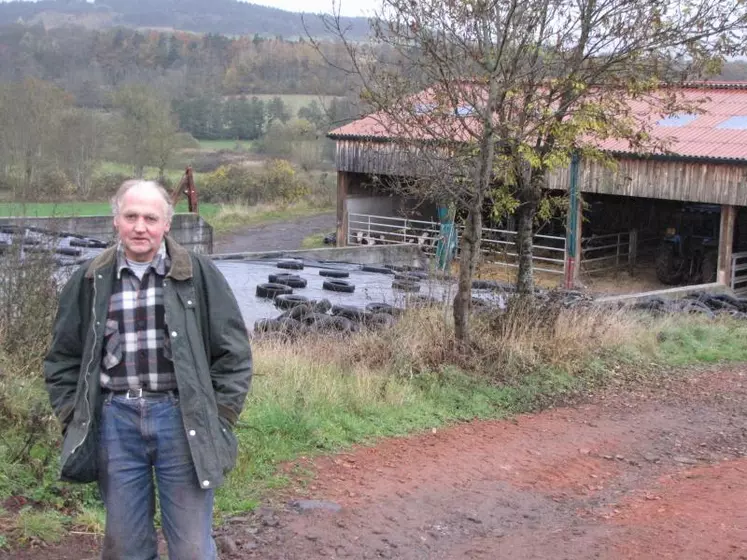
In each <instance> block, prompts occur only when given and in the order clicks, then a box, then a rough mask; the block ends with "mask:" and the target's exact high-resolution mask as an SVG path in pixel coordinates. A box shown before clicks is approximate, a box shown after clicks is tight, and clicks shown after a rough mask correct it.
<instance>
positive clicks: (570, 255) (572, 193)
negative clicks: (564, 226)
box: [563, 153, 579, 289]
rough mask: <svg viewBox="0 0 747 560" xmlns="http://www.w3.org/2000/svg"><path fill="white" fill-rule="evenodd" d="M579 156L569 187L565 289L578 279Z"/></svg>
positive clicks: (572, 158) (572, 161) (574, 155)
mask: <svg viewBox="0 0 747 560" xmlns="http://www.w3.org/2000/svg"><path fill="white" fill-rule="evenodd" d="M578 163H579V156H578V154H577V153H574V154H573V155H572V156H571V170H570V171H571V181H570V185H569V187H568V191H569V192H568V199H569V200H568V212H569V214H568V231H567V233H566V244H565V245H566V246H565V253H566V258H565V264H564V267H563V268H564V273H565V287H566V288H568V289H570V288H573V286H574V284H575V279H576V274H577V272H576V266H577V263H576V259H577V258H578V255H577V254H576V241H577V239H576V238H577V237H578V168H579V165H578Z"/></svg>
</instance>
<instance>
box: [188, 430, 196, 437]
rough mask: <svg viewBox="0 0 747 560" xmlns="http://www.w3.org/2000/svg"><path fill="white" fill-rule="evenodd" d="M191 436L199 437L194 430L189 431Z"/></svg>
mask: <svg viewBox="0 0 747 560" xmlns="http://www.w3.org/2000/svg"><path fill="white" fill-rule="evenodd" d="M189 435H190V436H195V435H197V432H195V431H194V430H189Z"/></svg>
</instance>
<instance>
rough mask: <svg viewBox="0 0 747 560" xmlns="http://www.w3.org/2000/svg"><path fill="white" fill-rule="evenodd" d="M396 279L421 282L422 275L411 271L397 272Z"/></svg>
mask: <svg viewBox="0 0 747 560" xmlns="http://www.w3.org/2000/svg"><path fill="white" fill-rule="evenodd" d="M394 279H395V280H404V281H405V282H420V280H421V278H420V276H417V275H415V274H413V273H411V272H397V273H395V274H394Z"/></svg>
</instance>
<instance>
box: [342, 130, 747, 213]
mask: <svg viewBox="0 0 747 560" xmlns="http://www.w3.org/2000/svg"><path fill="white" fill-rule="evenodd" d="M434 160H435V158H431V157H428V158H426V157H424V156H423V155H422V154H421V153H420V151H419V150H415V149H404V148H403V147H402V146H400V145H397V144H395V143H393V142H361V141H352V140H344V141H338V142H337V169H338V170H339V171H348V172H355V173H366V174H372V175H400V176H406V177H407V176H410V177H412V176H427V175H429V174H434V173H436V172H437V170H436V169H434V167H435V165H434ZM569 183H570V172H569V170H568V169H562V170H557V171H555V172H554V173H552V174H551V175H550V177H548V184H547V187H548V188H549V189H554V190H568V185H569ZM579 187H580V190H581V191H582V192H588V193H597V194H608V195H617V196H637V197H644V198H658V199H663V200H683V201H689V202H707V203H714V204H729V205H734V206H747V163H742V164H741V165H738V164H721V163H705V162H692V161H666V160H653V159H652V160H645V159H621V160H618V166H617V168H616V169H610V168H609V167H607V166H605V165H604V164H602V163H600V162H596V161H582V162H581V166H580V176H579Z"/></svg>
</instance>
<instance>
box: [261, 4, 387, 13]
mask: <svg viewBox="0 0 747 560" xmlns="http://www.w3.org/2000/svg"><path fill="white" fill-rule="evenodd" d="M336 1H338V2H339V3H340V7H341V10H340V11H341V13H342V15H344V16H369V15H371V13H372V12H373V10H374V9H375V8H376V7H377V6H379V5H380V0H336ZM251 3H252V4H261V5H263V6H272V7H273V8H281V9H283V10H288V11H291V12H307V13H313V14H318V13H321V12H325V13H331V12H332V0H251Z"/></svg>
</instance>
